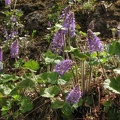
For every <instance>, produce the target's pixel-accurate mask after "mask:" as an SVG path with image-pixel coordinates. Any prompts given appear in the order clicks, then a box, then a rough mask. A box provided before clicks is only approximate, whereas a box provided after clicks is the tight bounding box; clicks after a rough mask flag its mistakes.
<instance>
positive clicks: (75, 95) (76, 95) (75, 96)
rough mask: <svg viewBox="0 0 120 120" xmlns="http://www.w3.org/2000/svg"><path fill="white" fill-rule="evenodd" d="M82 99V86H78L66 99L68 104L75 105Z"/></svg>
mask: <svg viewBox="0 0 120 120" xmlns="http://www.w3.org/2000/svg"><path fill="white" fill-rule="evenodd" d="M80 98H81V90H80V86H79V85H76V86H75V88H74V89H73V90H72V91H71V92H70V93H69V94H68V96H67V97H66V102H68V103H72V104H74V103H77V102H78V101H79V99H80Z"/></svg>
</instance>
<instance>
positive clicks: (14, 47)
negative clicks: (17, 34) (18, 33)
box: [10, 40, 19, 58]
mask: <svg viewBox="0 0 120 120" xmlns="http://www.w3.org/2000/svg"><path fill="white" fill-rule="evenodd" d="M18 51H19V46H18V41H17V40H15V41H14V42H13V43H12V45H11V51H10V55H11V58H16V57H17V56H18Z"/></svg>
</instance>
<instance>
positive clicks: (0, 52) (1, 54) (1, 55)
mask: <svg viewBox="0 0 120 120" xmlns="http://www.w3.org/2000/svg"><path fill="white" fill-rule="evenodd" d="M2 60H3V51H2V48H1V47H0V62H2Z"/></svg>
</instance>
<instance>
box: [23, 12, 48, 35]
mask: <svg viewBox="0 0 120 120" xmlns="http://www.w3.org/2000/svg"><path fill="white" fill-rule="evenodd" d="M24 20H25V28H26V29H27V30H28V31H29V32H30V34H31V33H32V31H33V30H37V33H39V32H40V31H43V30H44V31H45V29H46V26H47V21H46V20H47V15H46V14H45V12H41V11H34V12H32V13H30V14H28V15H27V16H26V17H25V18H24Z"/></svg>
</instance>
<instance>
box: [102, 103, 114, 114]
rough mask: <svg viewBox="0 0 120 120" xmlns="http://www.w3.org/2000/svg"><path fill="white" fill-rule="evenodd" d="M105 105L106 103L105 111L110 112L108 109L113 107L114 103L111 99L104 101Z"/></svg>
mask: <svg viewBox="0 0 120 120" xmlns="http://www.w3.org/2000/svg"><path fill="white" fill-rule="evenodd" d="M103 105H104V107H105V109H104V111H105V112H108V110H109V108H110V107H111V105H112V103H111V101H105V102H104V103H103Z"/></svg>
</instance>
